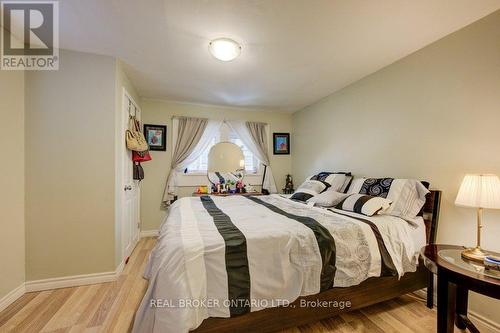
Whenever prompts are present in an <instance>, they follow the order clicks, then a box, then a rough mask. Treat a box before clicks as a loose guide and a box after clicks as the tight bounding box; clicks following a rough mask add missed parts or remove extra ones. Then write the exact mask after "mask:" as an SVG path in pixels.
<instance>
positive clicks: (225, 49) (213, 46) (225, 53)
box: [208, 38, 241, 61]
mask: <svg viewBox="0 0 500 333" xmlns="http://www.w3.org/2000/svg"><path fill="white" fill-rule="evenodd" d="M208 50H209V51H210V53H211V54H212V55H213V56H214V57H215V58H217V59H219V60H221V61H231V60H233V59H235V58H236V57H238V56H239V55H240V53H241V45H240V44H238V43H236V42H235V41H234V40H232V39H229V38H218V39H214V40H213V41H211V42H210V43H209V44H208Z"/></svg>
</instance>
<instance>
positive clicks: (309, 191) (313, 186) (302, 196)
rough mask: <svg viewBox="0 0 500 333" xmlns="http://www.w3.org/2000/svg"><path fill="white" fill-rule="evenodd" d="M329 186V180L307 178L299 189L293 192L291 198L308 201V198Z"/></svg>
mask: <svg viewBox="0 0 500 333" xmlns="http://www.w3.org/2000/svg"><path fill="white" fill-rule="evenodd" d="M329 187H330V184H328V183H327V182H323V181H320V180H306V181H305V182H303V183H302V184H301V185H300V186H299V188H298V189H297V191H295V193H293V194H292V196H291V197H290V199H292V200H298V201H307V200H308V199H310V198H312V197H314V196H315V195H318V194H320V193H322V192H324V191H326V189H327V188H329Z"/></svg>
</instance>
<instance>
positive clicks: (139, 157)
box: [132, 150, 151, 162]
mask: <svg viewBox="0 0 500 333" xmlns="http://www.w3.org/2000/svg"><path fill="white" fill-rule="evenodd" d="M132 161H133V162H147V161H151V154H149V150H146V151H132Z"/></svg>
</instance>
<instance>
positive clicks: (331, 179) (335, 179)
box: [308, 172, 352, 192]
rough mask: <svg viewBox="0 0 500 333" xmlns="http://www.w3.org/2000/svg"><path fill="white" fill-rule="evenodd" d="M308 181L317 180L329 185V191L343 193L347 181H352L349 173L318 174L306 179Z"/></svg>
mask: <svg viewBox="0 0 500 333" xmlns="http://www.w3.org/2000/svg"><path fill="white" fill-rule="evenodd" d="M308 179H309V180H319V181H322V182H327V183H328V184H330V186H331V187H330V190H332V191H337V192H343V191H345V189H346V187H347V185H348V184H349V181H350V180H351V179H352V177H351V173H350V172H320V173H318V174H317V175H313V176H311V177H309V178H308Z"/></svg>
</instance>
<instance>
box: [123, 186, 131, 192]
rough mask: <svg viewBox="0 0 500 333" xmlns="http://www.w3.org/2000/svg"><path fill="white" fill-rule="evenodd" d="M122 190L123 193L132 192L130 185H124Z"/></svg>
mask: <svg viewBox="0 0 500 333" xmlns="http://www.w3.org/2000/svg"><path fill="white" fill-rule="evenodd" d="M123 190H124V191H132V186H131V185H126V186H125V188H124V189H123Z"/></svg>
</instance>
